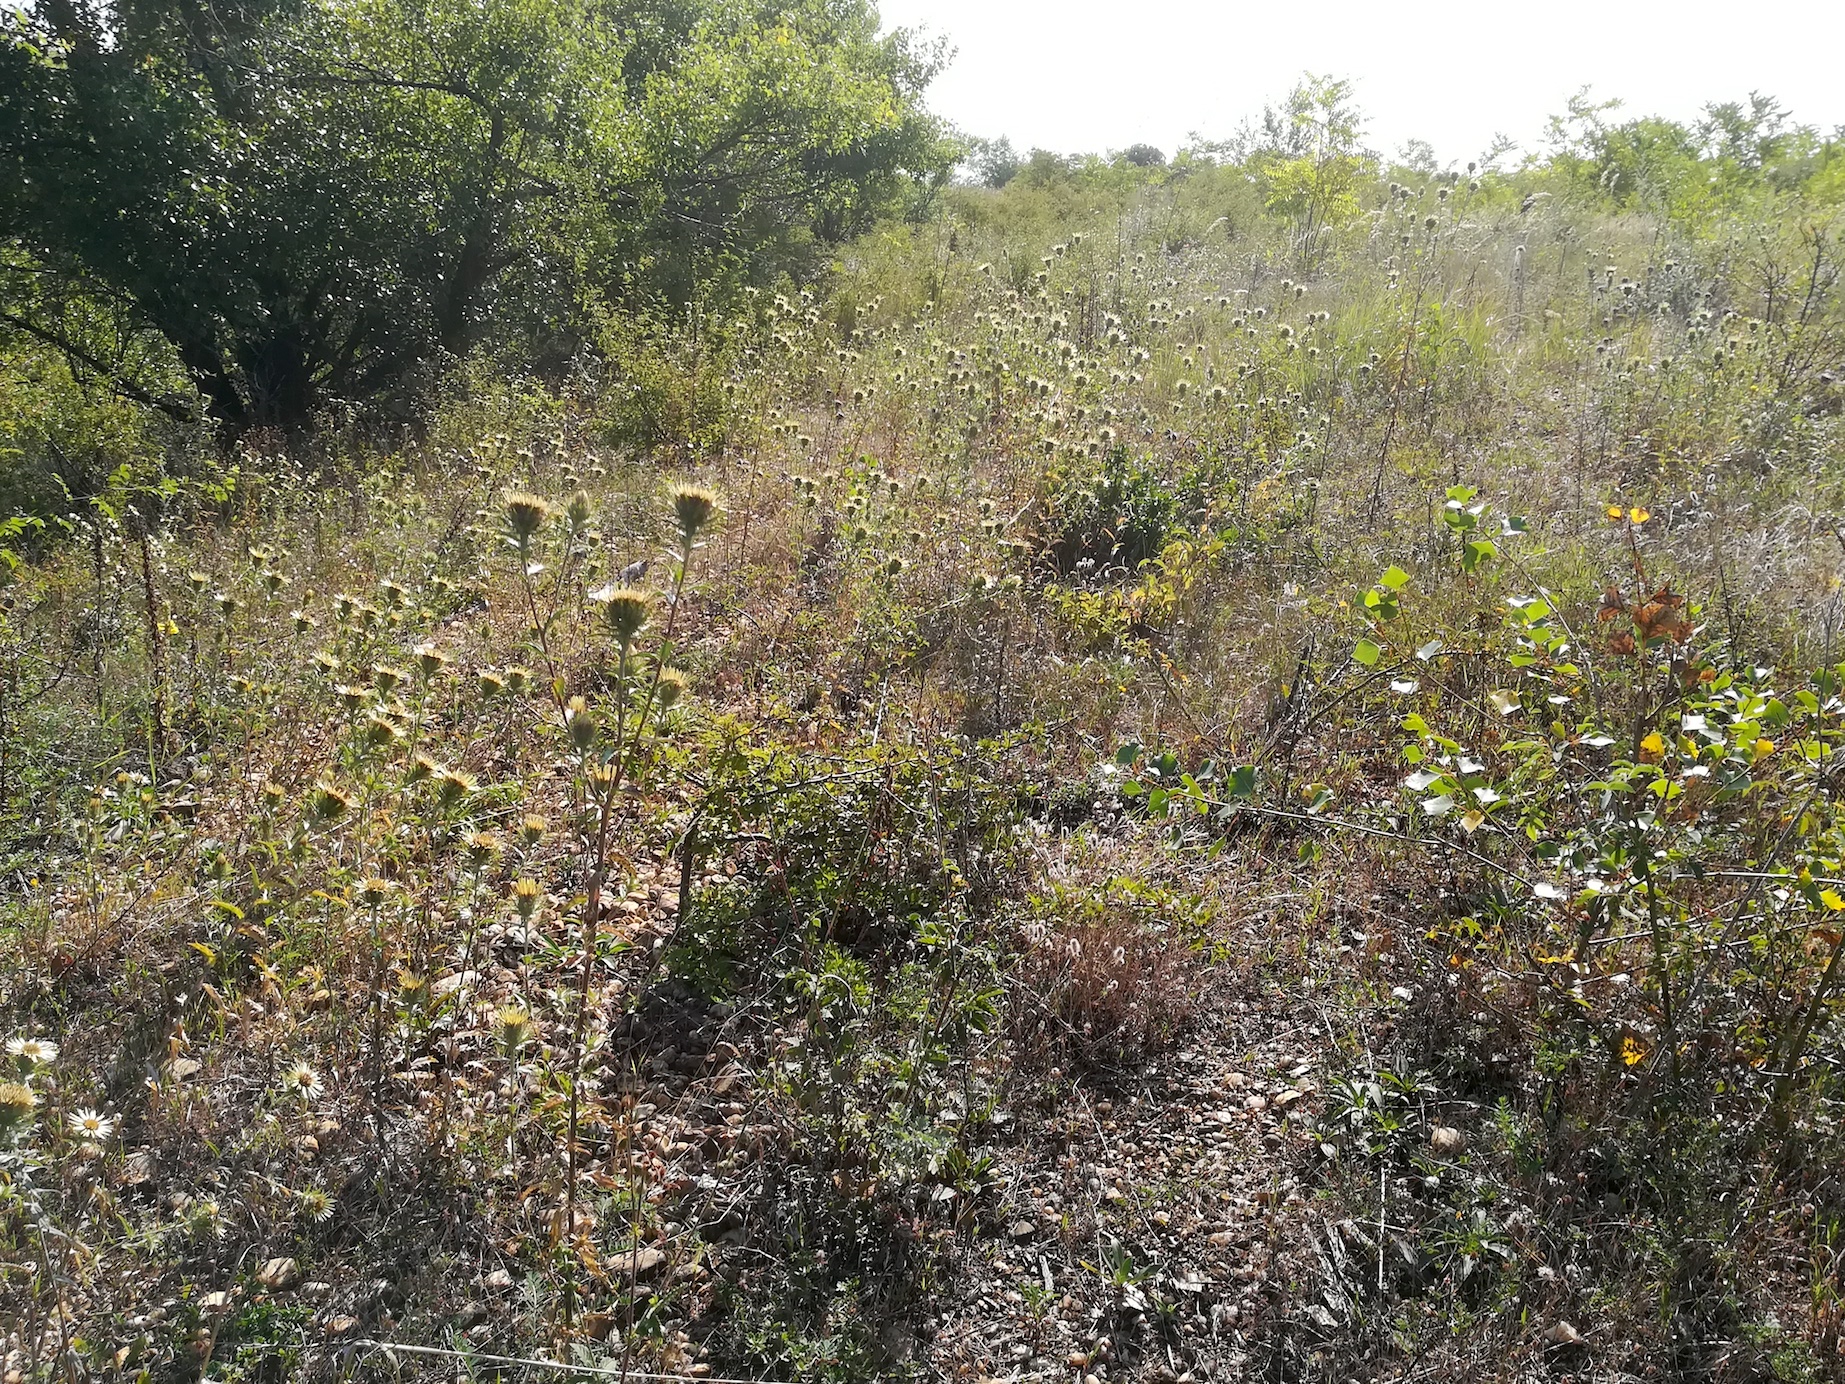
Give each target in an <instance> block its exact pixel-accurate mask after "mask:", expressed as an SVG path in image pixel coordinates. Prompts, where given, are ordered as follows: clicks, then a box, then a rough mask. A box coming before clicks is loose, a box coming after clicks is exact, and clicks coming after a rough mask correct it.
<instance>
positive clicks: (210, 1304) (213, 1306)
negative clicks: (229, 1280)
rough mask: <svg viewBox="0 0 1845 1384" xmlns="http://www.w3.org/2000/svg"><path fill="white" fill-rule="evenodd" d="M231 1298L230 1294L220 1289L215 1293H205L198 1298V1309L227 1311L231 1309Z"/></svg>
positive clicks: (208, 1311)
mask: <svg viewBox="0 0 1845 1384" xmlns="http://www.w3.org/2000/svg"><path fill="white" fill-rule="evenodd" d="M231 1300H232V1295H231V1294H230V1293H229V1292H228V1291H225V1290H222V1289H221V1290H219V1291H218V1292H215V1293H207V1294H205V1296H204V1297H202V1298H200V1299H199V1310H200V1311H201V1312H206V1313H213V1312H228V1311H230V1310H231Z"/></svg>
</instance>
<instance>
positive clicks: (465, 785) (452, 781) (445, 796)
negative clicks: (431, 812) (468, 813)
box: [436, 769, 476, 807]
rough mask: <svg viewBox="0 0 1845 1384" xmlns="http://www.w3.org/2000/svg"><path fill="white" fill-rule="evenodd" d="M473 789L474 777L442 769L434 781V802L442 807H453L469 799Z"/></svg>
mask: <svg viewBox="0 0 1845 1384" xmlns="http://www.w3.org/2000/svg"><path fill="white" fill-rule="evenodd" d="M475 787H476V785H475V782H474V775H472V774H470V773H467V772H466V771H465V770H461V769H444V770H443V771H442V773H441V776H440V777H439V778H437V779H436V801H437V802H439V803H441V804H442V806H444V807H454V806H456V805H457V804H458V803H461V802H464V801H466V800H467V799H468V798H469V797H471V796H472V795H473V793H474V789H475Z"/></svg>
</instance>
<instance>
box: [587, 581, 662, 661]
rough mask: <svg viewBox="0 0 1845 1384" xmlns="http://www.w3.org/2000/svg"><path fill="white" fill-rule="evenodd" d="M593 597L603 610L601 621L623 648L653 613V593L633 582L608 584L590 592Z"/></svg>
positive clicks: (631, 640)
mask: <svg viewBox="0 0 1845 1384" xmlns="http://www.w3.org/2000/svg"><path fill="white" fill-rule="evenodd" d="M589 599H590V601H591V602H592V603H593V604H594V605H595V606H596V608H597V609H598V610H600V611H601V612H602V623H603V624H605V625H607V626H608V630H609V633H610V634H612V635H614V636H615V642H616V643H618V644H620V645H621V646H622V648H624V649H625V648H627V647H628V646H629V645H631V644H632V643H634V638H635V636H636V635H638V634H639V633H640V632H641V630H642V629H643V628H645V627H646V624H647V619H648V616H650V615H651V614H652V613H653V597H652V596H651V595H649V594H648V593H647V592H645V591H642V590H640V589H639V588H638V587H633V586H605V587H603V588H602V589H601V590H600V591H593V592H591V593H590V597H589Z"/></svg>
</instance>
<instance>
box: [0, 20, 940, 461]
mask: <svg viewBox="0 0 1845 1384" xmlns="http://www.w3.org/2000/svg"><path fill="white" fill-rule="evenodd" d="M878 28H879V26H878V18H877V12H876V10H875V8H874V6H873V5H872V4H870V3H868V0H785V2H784V3H779V4H774V5H768V4H759V3H749V0H230V3H224V0H116V3H114V4H113V5H109V6H107V7H106V8H105V7H104V5H103V4H101V3H99V0H38V2H37V3H35V4H33V5H32V6H30V7H29V8H27V9H25V10H23V11H17V12H15V11H7V12H5V13H4V15H3V16H0V243H3V246H4V249H3V251H0V314H4V316H3V318H0V320H3V321H4V322H5V323H6V324H8V325H10V326H11V327H12V328H13V329H14V330H19V331H25V332H30V333H32V334H33V335H35V336H37V337H39V338H40V339H41V340H44V341H47V342H53V343H56V344H58V345H59V346H60V347H61V348H63V349H65V350H67V351H69V352H72V353H74V359H76V360H78V361H79V362H80V363H81V364H83V365H84V366H85V367H86V368H88V369H90V370H93V371H95V372H98V373H102V374H105V375H106V376H108V377H109V378H111V379H112V381H113V382H114V383H115V384H116V386H117V388H118V389H120V390H121V391H122V392H124V393H127V394H129V395H130V396H131V397H138V398H141V399H142V400H143V401H144V402H149V403H153V404H155V405H157V406H160V407H163V408H166V409H168V411H176V412H177V411H183V410H184V409H185V408H186V407H187V406H188V405H187V402H186V401H184V400H183V399H179V398H176V397H174V395H173V394H172V392H171V391H170V390H165V391H163V390H162V389H160V388H159V387H158V384H157V383H156V382H151V381H148V380H146V379H143V378H141V377H138V376H137V374H136V373H135V371H134V369H133V368H131V366H130V364H129V362H130V361H131V359H132V352H126V351H124V352H122V353H116V352H114V351H107V352H103V351H99V350H98V349H97V348H96V347H95V346H94V344H93V341H92V340H91V338H89V337H83V336H79V335H76V334H73V333H72V332H71V331H70V330H69V323H70V321H71V313H72V307H71V305H72V304H73V303H78V302H80V303H82V304H83V305H84V306H83V311H82V312H81V314H79V315H80V316H81V318H82V319H83V320H84V321H86V322H92V323H93V322H95V321H96V320H98V319H99V317H100V318H106V319H107V320H108V321H110V322H112V323H114V324H117V327H118V329H119V330H118V336H121V335H122V334H123V333H125V336H126V337H132V335H133V333H134V331H136V330H140V331H144V332H147V333H151V334H154V335H156V336H157V337H158V338H161V339H163V340H164V341H165V342H167V343H170V347H171V351H172V353H173V355H174V356H175V357H176V358H177V360H178V362H179V363H180V364H181V365H182V366H183V369H184V371H185V374H186V376H187V377H189V379H190V381H191V382H192V384H193V385H194V386H196V389H197V391H198V393H199V395H200V396H202V398H203V399H204V401H205V403H206V407H207V408H208V409H209V411H210V413H211V414H212V415H213V416H215V417H216V418H217V419H218V420H220V421H221V422H222V423H224V424H225V425H227V426H229V427H231V428H233V429H241V428H246V427H251V426H279V427H284V428H293V427H297V426H300V425H301V424H302V423H303V422H304V421H305V420H307V419H308V418H309V417H310V416H311V414H312V412H313V410H314V409H315V408H316V407H318V406H319V405H320V404H321V403H322V402H323V401H325V400H327V399H329V398H341V399H367V398H374V397H377V396H379V395H380V394H382V393H385V392H387V391H390V390H393V389H396V388H400V387H401V386H402V383H403V381H404V379H405V377H406V376H407V375H408V374H409V373H410V372H412V371H414V370H416V369H418V368H419V367H421V366H424V365H425V364H427V363H428V362H430V361H431V360H432V359H435V358H437V357H438V356H439V355H440V354H441V353H444V352H446V353H451V354H459V353H462V352H464V351H466V350H468V349H469V348H471V347H472V346H473V345H475V344H476V343H477V342H479V341H481V340H482V339H483V337H486V336H488V335H491V334H495V333H500V334H524V335H526V336H528V337H529V338H531V339H534V340H538V339H547V340H552V341H555V340H557V339H559V338H560V336H561V337H562V338H563V339H568V338H569V336H570V333H571V331H572V329H573V328H574V326H575V325H576V324H577V322H578V321H580V320H581V319H580V315H579V314H580V312H581V310H582V309H583V308H584V306H585V305H586V304H588V303H590V302H591V301H596V302H599V303H601V304H604V305H608V304H613V305H614V306H616V307H626V308H633V307H638V306H641V305H649V306H651V305H655V304H658V303H660V302H662V301H684V300H687V299H690V298H692V297H694V296H696V295H698V294H701V293H709V292H714V291H722V289H723V288H725V287H728V286H734V285H735V284H736V283H737V282H739V281H742V280H746V279H748V278H751V277H761V276H766V275H771V274H774V273H777V272H779V271H781V270H783V269H785V268H791V267H798V264H799V262H800V259H801V257H802V256H803V255H804V254H807V253H810V252H811V247H813V246H814V245H816V244H822V243H825V242H828V241H834V240H837V239H840V238H842V237H845V236H849V235H852V234H855V233H857V232H859V231H861V230H862V229H863V228H864V227H865V226H867V225H868V224H869V222H870V221H871V220H872V218H874V217H875V216H877V215H879V214H880V213H882V212H884V211H886V210H888V209H889V208H890V207H891V205H892V204H893V202H894V201H895V200H896V199H898V198H899V197H901V196H902V195H903V194H904V193H905V192H906V190H908V189H910V188H912V187H914V186H915V185H916V184H917V183H918V182H919V181H920V182H925V183H927V182H930V181H938V180H940V179H941V178H943V177H944V176H945V175H946V172H947V170H948V168H949V166H950V165H951V163H952V159H953V150H952V149H951V148H950V147H949V146H948V144H947V142H946V141H945V139H944V137H943V133H942V131H941V129H940V128H939V127H938V125H937V124H936V122H934V121H933V120H932V119H931V118H930V117H928V116H927V115H926V114H924V113H923V111H922V109H921V107H920V104H919V101H920V95H921V92H922V89H923V87H924V85H925V84H926V82H927V81H928V80H929V78H930V77H931V76H932V75H933V72H934V58H933V55H932V54H930V53H927V52H921V51H918V50H916V49H915V48H913V47H912V46H911V44H910V43H909V41H908V39H907V38H906V36H904V35H902V34H897V35H886V36H880V34H879V32H878ZM124 339H125V337H124Z"/></svg>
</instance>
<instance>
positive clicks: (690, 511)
mask: <svg viewBox="0 0 1845 1384" xmlns="http://www.w3.org/2000/svg"><path fill="white" fill-rule="evenodd" d="M672 502H673V519H674V521H675V522H676V523H677V524H678V525H679V536H680V537H681V538H682V539H683V540H684V541H685V543H686V546H687V547H690V546H691V543H692V540H693V539H694V538H696V537H697V536H698V533H699V530H700V529H702V528H704V527H705V525H707V524H709V523H710V522H711V520H712V518H713V516H715V515H716V514H717V494H716V492H714V491H712V490H709V489H707V488H706V487H704V486H702V485H675V486H674V487H673V489H672Z"/></svg>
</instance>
